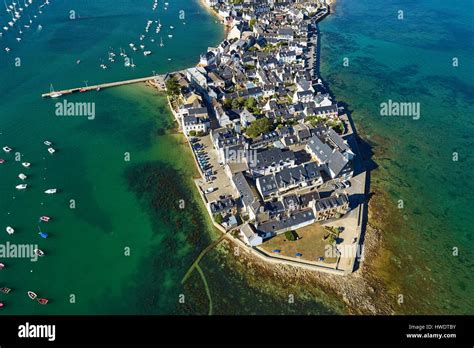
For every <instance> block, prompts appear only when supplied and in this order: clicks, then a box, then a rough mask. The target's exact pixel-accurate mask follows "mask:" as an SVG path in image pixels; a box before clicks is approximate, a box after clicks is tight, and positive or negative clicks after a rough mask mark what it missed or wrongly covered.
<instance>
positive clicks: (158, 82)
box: [41, 75, 166, 98]
mask: <svg viewBox="0 0 474 348" xmlns="http://www.w3.org/2000/svg"><path fill="white" fill-rule="evenodd" d="M164 78H165V75H155V76H149V77H142V78H138V79H132V80H125V81H118V82H110V83H103V84H100V85H94V86H84V87H76V88H70V89H64V90H62V91H52V92H49V93H43V94H42V95H41V97H43V98H51V95H53V94H55V93H60V94H61V95H67V94H73V93H77V92H80V93H83V92H89V91H100V90H101V89H104V88H110V87H118V86H125V85H131V84H134V83H141V82H149V83H150V84H151V85H152V86H154V87H156V88H158V89H159V90H165V88H166V86H165V81H164Z"/></svg>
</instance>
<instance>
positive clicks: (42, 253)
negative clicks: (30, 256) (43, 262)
mask: <svg viewBox="0 0 474 348" xmlns="http://www.w3.org/2000/svg"><path fill="white" fill-rule="evenodd" d="M33 252H34V253H35V254H36V255H38V256H40V257H41V256H44V251H43V250H40V249H35V250H33Z"/></svg>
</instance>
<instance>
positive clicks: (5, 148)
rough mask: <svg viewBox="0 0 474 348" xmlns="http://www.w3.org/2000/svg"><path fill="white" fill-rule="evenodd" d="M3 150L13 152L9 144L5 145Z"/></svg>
mask: <svg viewBox="0 0 474 348" xmlns="http://www.w3.org/2000/svg"><path fill="white" fill-rule="evenodd" d="M3 151H5V152H6V153H8V152H11V151H12V149H11V148H9V147H8V146H4V147H3Z"/></svg>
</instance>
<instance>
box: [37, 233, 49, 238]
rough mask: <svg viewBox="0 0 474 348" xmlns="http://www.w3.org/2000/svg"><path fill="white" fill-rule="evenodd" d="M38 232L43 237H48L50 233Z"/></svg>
mask: <svg viewBox="0 0 474 348" xmlns="http://www.w3.org/2000/svg"><path fill="white" fill-rule="evenodd" d="M38 234H39V235H40V237H41V238H48V234H47V233H45V232H39V233H38Z"/></svg>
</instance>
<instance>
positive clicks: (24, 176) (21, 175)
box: [18, 173, 27, 180]
mask: <svg viewBox="0 0 474 348" xmlns="http://www.w3.org/2000/svg"><path fill="white" fill-rule="evenodd" d="M18 177H19V178H20V179H21V180H25V179H26V178H27V176H26V175H25V174H23V173H20V174H18Z"/></svg>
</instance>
